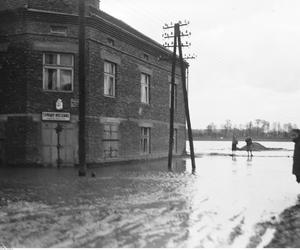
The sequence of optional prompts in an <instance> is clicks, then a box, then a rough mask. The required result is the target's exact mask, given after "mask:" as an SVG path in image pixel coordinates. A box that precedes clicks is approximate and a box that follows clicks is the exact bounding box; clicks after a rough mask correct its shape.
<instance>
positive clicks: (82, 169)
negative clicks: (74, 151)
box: [78, 0, 86, 176]
mask: <svg viewBox="0 0 300 250" xmlns="http://www.w3.org/2000/svg"><path fill="white" fill-rule="evenodd" d="M85 108H86V97H85V1H84V0H79V150H78V153H79V172H78V175H79V176H86V153H85Z"/></svg>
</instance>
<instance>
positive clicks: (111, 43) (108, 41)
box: [107, 38, 115, 47]
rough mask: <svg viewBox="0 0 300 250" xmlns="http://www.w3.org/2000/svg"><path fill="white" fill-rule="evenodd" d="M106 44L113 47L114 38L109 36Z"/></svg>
mask: <svg viewBox="0 0 300 250" xmlns="http://www.w3.org/2000/svg"><path fill="white" fill-rule="evenodd" d="M107 44H108V45H110V46H112V47H114V46H115V40H114V39H111V38H107Z"/></svg>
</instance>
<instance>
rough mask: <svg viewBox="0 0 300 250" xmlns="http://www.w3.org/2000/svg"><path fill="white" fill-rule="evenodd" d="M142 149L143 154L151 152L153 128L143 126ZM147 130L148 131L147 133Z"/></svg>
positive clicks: (141, 129)
mask: <svg viewBox="0 0 300 250" xmlns="http://www.w3.org/2000/svg"><path fill="white" fill-rule="evenodd" d="M140 131H141V132H140V133H141V141H140V151H141V154H143V155H149V154H151V128H149V127H141V128H140ZM145 132H146V133H145Z"/></svg>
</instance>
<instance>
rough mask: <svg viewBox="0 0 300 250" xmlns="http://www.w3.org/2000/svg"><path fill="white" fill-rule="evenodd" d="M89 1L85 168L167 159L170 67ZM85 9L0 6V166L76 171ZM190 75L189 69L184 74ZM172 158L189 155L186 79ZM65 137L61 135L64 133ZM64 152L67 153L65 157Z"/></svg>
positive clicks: (53, 2)
mask: <svg viewBox="0 0 300 250" xmlns="http://www.w3.org/2000/svg"><path fill="white" fill-rule="evenodd" d="M85 2H86V14H85V22H86V26H85V27H86V37H85V39H86V40H85V41H86V48H85V57H86V63H85V75H86V91H85V93H86V98H85V100H86V102H85V105H86V112H85V113H86V116H85V124H86V125H85V126H86V130H85V142H86V145H85V148H86V160H87V163H88V164H98V163H103V162H115V161H127V160H139V159H154V158H160V157H165V156H167V154H168V140H169V109H170V79H171V62H170V61H167V60H159V58H167V57H170V55H171V53H170V51H169V50H166V49H165V48H164V47H162V46H161V45H159V44H158V43H156V42H155V41H153V40H152V39H150V38H148V37H146V36H145V35H143V34H142V33H140V32H138V31H136V30H135V29H133V28H132V27H130V26H129V25H127V24H125V23H124V22H122V21H120V20H118V19H116V18H114V17H112V16H110V15H108V14H107V13H105V12H103V11H101V10H100V9H99V5H98V4H99V3H98V1H97V0H88V1H85ZM78 4H79V3H78V0H0V159H1V162H2V163H5V164H7V165H15V164H16V165H19V164H31V165H32V164H37V165H44V166H48V165H49V166H51V165H56V164H57V159H58V151H59V154H60V157H59V158H60V159H61V163H62V165H75V164H77V163H78V120H79V118H78V117H79V79H78V78H79V77H78V73H79V72H78V71H79V64H78V60H79V49H78V47H79V46H78V44H79V40H78V33H79V25H78V23H79V22H78ZM186 66H188V65H186ZM176 79H177V80H176V83H177V84H176V87H175V90H176V91H175V95H176V96H175V125H174V128H175V130H174V139H175V143H174V153H175V154H177V155H182V154H183V153H184V152H185V139H186V138H185V112H184V103H183V92H182V86H181V80H180V79H181V75H180V70H179V68H177V74H176ZM58 128H61V129H58ZM58 145H61V146H60V147H59V148H58Z"/></svg>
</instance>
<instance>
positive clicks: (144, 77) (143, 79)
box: [141, 74, 146, 83]
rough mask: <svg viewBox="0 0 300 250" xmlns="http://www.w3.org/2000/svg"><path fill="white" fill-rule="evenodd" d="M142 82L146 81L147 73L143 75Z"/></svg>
mask: <svg viewBox="0 0 300 250" xmlns="http://www.w3.org/2000/svg"><path fill="white" fill-rule="evenodd" d="M141 83H146V75H145V74H142V75H141Z"/></svg>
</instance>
